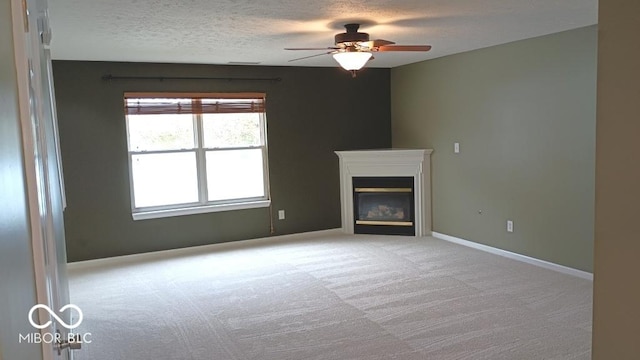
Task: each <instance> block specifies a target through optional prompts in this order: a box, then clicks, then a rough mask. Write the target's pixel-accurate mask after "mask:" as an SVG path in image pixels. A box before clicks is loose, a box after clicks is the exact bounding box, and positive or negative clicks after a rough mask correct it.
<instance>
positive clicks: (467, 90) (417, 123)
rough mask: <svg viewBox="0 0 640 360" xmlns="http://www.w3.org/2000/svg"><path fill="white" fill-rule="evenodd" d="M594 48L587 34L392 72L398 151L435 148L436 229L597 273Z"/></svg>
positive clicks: (592, 34) (593, 36) (593, 34)
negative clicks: (510, 229) (511, 227)
mask: <svg viewBox="0 0 640 360" xmlns="http://www.w3.org/2000/svg"><path fill="white" fill-rule="evenodd" d="M596 45H597V27H596V26H591V27H586V28H580V29H576V30H572V31H566V32H562V33H557V34H553V35H549V36H544V37H539V38H533V39H528V40H523V41H519V42H514V43H509V44H505V45H500V46H495V47H490V48H485V49H481V50H476V51H471V52H467V53H462V54H457V55H452V56H447V57H443V58H438V59H434V60H430V61H426V62H421V63H416V64H412V65H407V66H403V67H399V68H394V69H392V71H391V98H392V100H391V106H392V144H393V146H394V147H418V148H432V149H434V152H433V154H432V166H433V167H432V182H433V185H432V193H433V230H434V231H436V232H439V233H443V234H447V235H451V236H455V237H459V238H463V239H467V240H471V241H475V242H478V243H482V244H485V245H489V246H492V247H496V248H500V249H505V250H507V251H512V252H516V253H519V254H523V255H526V256H531V257H534V258H537V259H542V260H546V261H550V262H553V263H557V264H561V265H565V266H569V267H572V268H576V269H580V270H585V271H592V262H593V226H594V220H593V218H594V191H595V190H594V181H595V180H594V177H595V175H594V173H595V161H594V158H595V109H596V104H595V101H596V52H597V46H596ZM455 142H459V143H460V153H459V154H454V151H453V149H454V143H455ZM507 219H510V220H512V221H513V222H514V232H513V233H507V231H506V222H507Z"/></svg>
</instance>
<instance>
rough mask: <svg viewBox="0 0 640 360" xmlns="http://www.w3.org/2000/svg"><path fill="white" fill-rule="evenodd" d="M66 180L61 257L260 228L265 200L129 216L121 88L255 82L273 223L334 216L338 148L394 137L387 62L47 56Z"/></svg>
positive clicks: (290, 228) (281, 228)
mask: <svg viewBox="0 0 640 360" xmlns="http://www.w3.org/2000/svg"><path fill="white" fill-rule="evenodd" d="M53 72H54V83H55V90H56V98H57V106H58V118H59V123H60V140H61V147H62V158H63V165H64V172H65V187H66V192H67V204H68V207H67V210H66V211H65V226H66V228H65V229H66V238H67V254H68V259H69V261H78V260H87V259H95V258H102V257H109V256H116V255H124V254H133V253H141V252H149V251H156V250H163V249H172V248H180V247H187V246H195V245H203V244H211V243H218V242H225V241H233V240H241V239H249V238H257V237H264V236H269V234H270V229H269V228H270V226H269V223H270V214H269V210H268V209H253V210H241V211H230V212H221V213H212V214H200V215H191V216H180V217H173V218H165V219H154V220H139V221H133V220H132V219H131V210H130V189H129V178H128V168H127V144H126V137H125V122H124V113H123V92H125V91H192V92H193V91H212V92H221V91H264V92H266V93H267V123H268V130H267V131H268V146H269V166H270V183H271V193H272V199H273V201H272V204H273V209H274V211H273V216H274V219H276V218H277V210H278V209H284V210H285V211H286V220H282V221H278V220H277V219H276V220H274V225H275V233H276V234H289V233H299V232H306V231H315V230H323V229H331V228H337V227H340V194H339V177H338V158H337V156H336V155H335V154H334V153H333V151H335V150H349V149H368V148H385V147H389V146H390V145H391V124H390V121H391V120H390V94H389V91H390V70H388V69H365V70H364V71H361V72H359V73H358V77H357V78H355V79H352V78H351V76H350V75H349V74H348V73H346V72H345V71H343V70H340V69H339V68H337V67H335V68H296V67H247V66H207V65H184V64H142V63H109V62H71V61H55V62H54V68H53ZM108 73H112V74H114V75H143V76H144V75H146V76H183V77H188V76H209V77H280V78H282V81H280V82H254V81H231V82H229V81H199V80H195V81H191V80H190V81H182V80H180V81H178V80H165V81H155V80H142V81H139V80H138V81H130V80H126V81H103V80H102V79H101V77H102V76H103V75H105V74H108Z"/></svg>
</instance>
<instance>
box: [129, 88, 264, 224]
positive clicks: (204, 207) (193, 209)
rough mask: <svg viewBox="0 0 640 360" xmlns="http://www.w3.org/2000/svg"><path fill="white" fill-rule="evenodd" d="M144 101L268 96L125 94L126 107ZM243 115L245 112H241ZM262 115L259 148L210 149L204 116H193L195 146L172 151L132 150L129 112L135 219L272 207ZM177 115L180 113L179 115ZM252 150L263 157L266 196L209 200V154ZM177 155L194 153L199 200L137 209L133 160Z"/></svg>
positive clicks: (131, 186) (256, 94)
mask: <svg viewBox="0 0 640 360" xmlns="http://www.w3.org/2000/svg"><path fill="white" fill-rule="evenodd" d="M143 98H164V99H185V98H191V99H192V101H193V100H196V99H247V98H262V100H263V101H265V94H263V93H163V92H159V93H148V92H145V93H139V92H126V93H124V102H125V106H126V103H127V99H143ZM240 113H241V112H240ZM256 113H258V114H259V116H258V118H259V128H260V144H261V145H257V146H237V147H233V146H231V147H206V146H205V143H204V132H203V128H204V125H203V120H204V114H202V113H192V114H191V117H192V122H193V124H192V126H193V137H194V139H193V140H194V147H193V148H192V149H171V150H147V151H144V150H143V151H140V150H137V151H136V150H131V146H130V143H129V140H130V134H129V114H128V113H127V111H125V128H126V137H127V138H126V141H127V160H128V161H127V162H128V170H129V174H128V175H129V189H130V192H129V194H130V201H131V214H132V217H133V220H146V219H156V218H165V217H173V216H183V215H193V214H203V213H212V212H220V211H232V210H242V209H254V208H263V207H269V206H271V195H270V185H269V159H268V144H267V119H266V109H264V110H263V111H261V112H256ZM176 115H177V113H176ZM248 149H261V155H262V179H263V181H262V182H263V191H264V195H263V196H256V197H246V198H236V199H225V200H214V201H209V200H208V197H209V196H208V195H209V194H208V191H209V189H208V186H207V160H206V155H207V153H208V152H210V151H236V150H248ZM163 153H164V154H176V153H194V156H195V163H196V173H197V189H198V200H197V201H196V202H190V203H180V204H171V205H155V206H144V207H136V205H135V187H134V179H133V163H132V162H133V157H134V156H136V155H150V154H163Z"/></svg>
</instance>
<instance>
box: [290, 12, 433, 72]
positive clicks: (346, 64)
mask: <svg viewBox="0 0 640 360" xmlns="http://www.w3.org/2000/svg"><path fill="white" fill-rule="evenodd" d="M344 27H345V28H346V29H347V31H346V32H343V33H339V34H336V36H335V46H329V47H324V48H285V50H329V51H327V52H324V53H321V54H315V55H311V56H305V57H301V58H296V59H292V60H289V61H290V62H291V61H297V60H302V59H308V58H312V57H316V56H322V55H329V54H331V55H333V58H334V59H335V60H336V61H337V62H338V64H340V66H342V68H344V69H345V70H348V71H350V72H351V75H352V76H353V77H356V71H357V70H360V69H362V67H364V65H365V64H366V63H367V61H369V60H370V59H373V54H372V53H374V52H378V51H385V52H386V51H429V50H431V45H395V43H394V42H393V41H389V40H382V39H376V40H369V34H367V33H364V32H358V29H359V28H360V24H346V25H345V26H344Z"/></svg>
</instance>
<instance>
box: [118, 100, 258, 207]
mask: <svg viewBox="0 0 640 360" xmlns="http://www.w3.org/2000/svg"><path fill="white" fill-rule="evenodd" d="M125 110H126V123H127V134H128V136H127V140H128V148H129V164H130V166H129V169H130V180H131V196H132V209H133V214H134V218H136V214H146V215H141V216H139V218H153V217H160V216H173V215H182V214H191V213H198V212H208V211H220V210H226V209H237V208H245V207H258V206H268V200H269V197H268V172H267V142H266V119H265V110H264V94H253V93H252V94H245V93H242V94H188V96H181V94H175V96H174V95H172V94H139V93H127V94H125Z"/></svg>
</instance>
